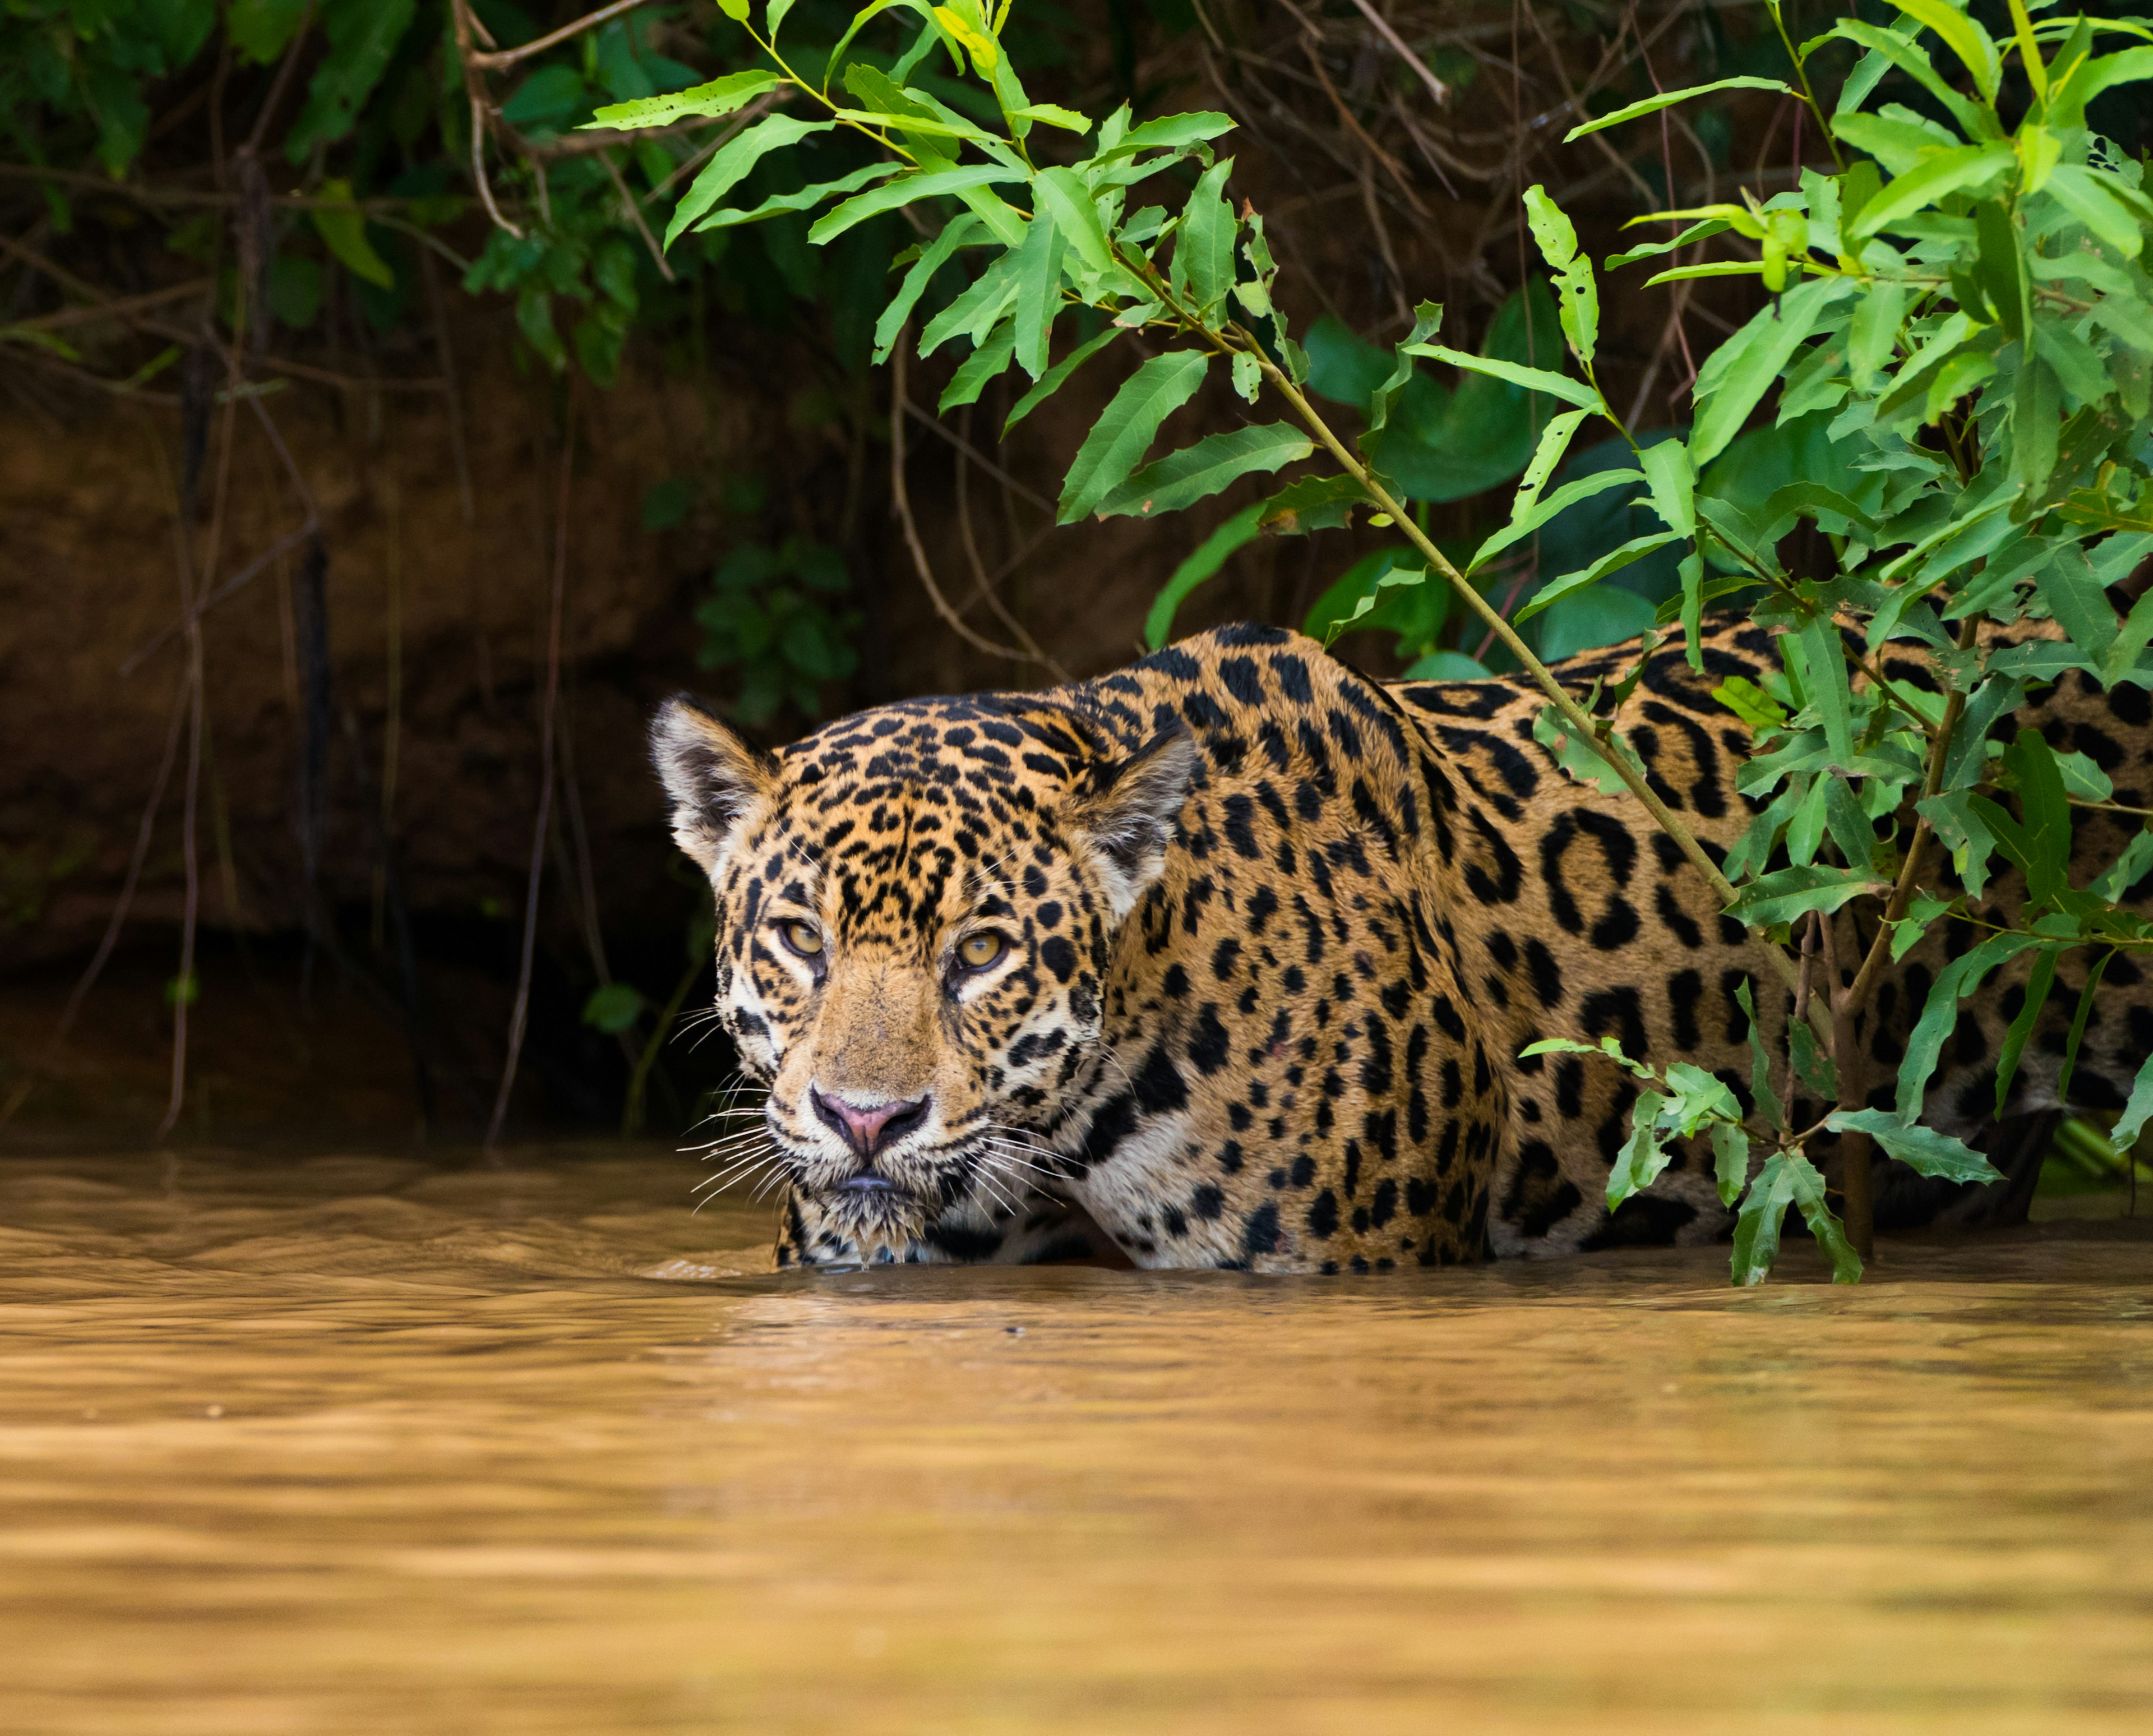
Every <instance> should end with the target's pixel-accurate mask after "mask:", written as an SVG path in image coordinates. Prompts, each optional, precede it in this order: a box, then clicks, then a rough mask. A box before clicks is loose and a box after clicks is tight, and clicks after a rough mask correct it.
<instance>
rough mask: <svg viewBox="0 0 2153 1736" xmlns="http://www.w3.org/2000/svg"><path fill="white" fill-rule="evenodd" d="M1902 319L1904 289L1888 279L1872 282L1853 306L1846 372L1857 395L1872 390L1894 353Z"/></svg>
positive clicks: (1904, 304) (1904, 303)
mask: <svg viewBox="0 0 2153 1736" xmlns="http://www.w3.org/2000/svg"><path fill="white" fill-rule="evenodd" d="M1905 320H1906V285H1905V284H1903V283H1897V282H1895V281H1894V280H1892V279H1891V278H1889V277H1878V278H1876V279H1875V280H1873V281H1872V283H1871V286H1870V288H1869V289H1868V290H1867V291H1866V293H1864V294H1863V295H1862V296H1861V298H1860V299H1859V300H1858V301H1856V302H1855V304H1854V318H1853V321H1852V323H1850V325H1849V327H1848V328H1847V346H1846V365H1847V371H1848V374H1849V375H1850V378H1851V379H1852V380H1853V382H1854V389H1855V390H1856V391H1858V392H1866V391H1871V390H1872V389H1874V388H1875V384H1876V376H1877V374H1880V373H1881V372H1882V371H1883V369H1886V368H1887V367H1889V366H1890V365H1891V358H1892V356H1893V355H1894V354H1896V350H1897V346H1898V341H1899V328H1900V327H1901V324H1902V323H1904V322H1905Z"/></svg>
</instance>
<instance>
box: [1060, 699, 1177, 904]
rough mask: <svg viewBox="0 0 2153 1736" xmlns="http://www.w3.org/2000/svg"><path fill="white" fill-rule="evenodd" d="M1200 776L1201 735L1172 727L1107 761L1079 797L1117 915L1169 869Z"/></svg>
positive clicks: (1082, 826)
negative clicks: (1177, 827)
mask: <svg viewBox="0 0 2153 1736" xmlns="http://www.w3.org/2000/svg"><path fill="white" fill-rule="evenodd" d="M1195 776H1196V740H1195V737H1194V736H1191V735H1190V734H1189V733H1188V731H1187V730H1184V729H1174V730H1168V731H1166V732H1165V733H1164V734H1163V735H1158V736H1153V737H1152V739H1151V740H1150V741H1147V742H1146V743H1145V744H1144V745H1143V746H1142V747H1140V748H1138V750H1137V751H1136V752H1135V753H1133V754H1132V755H1131V756H1129V757H1128V758H1127V759H1125V760H1112V761H1106V762H1105V763H1103V764H1102V765H1101V766H1099V767H1098V768H1097V770H1096V771H1094V772H1093V773H1092V785H1091V787H1090V789H1089V790H1087V792H1085V793H1084V794H1083V795H1082V797H1079V798H1078V800H1077V804H1076V819H1077V827H1078V829H1079V830H1080V831H1081V832H1082V834H1083V836H1084V837H1085V838H1086V839H1087V841H1088V842H1089V843H1090V844H1091V846H1092V851H1093V853H1094V854H1095V856H1096V857H1097V861H1098V863H1099V866H1100V868H1102V869H1103V870H1104V872H1105V875H1106V880H1107V898H1108V900H1109V901H1110V902H1111V904H1112V907H1113V913H1114V920H1115V921H1117V922H1119V921H1120V920H1121V919H1122V918H1123V917H1124V916H1127V914H1129V912H1130V911H1131V910H1132V909H1134V908H1135V907H1136V902H1137V900H1138V899H1140V898H1142V897H1143V895H1144V893H1147V892H1148V891H1149V890H1150V889H1151V886H1152V883H1153V881H1154V880H1156V879H1158V877H1159V875H1160V874H1161V873H1163V871H1164V870H1165V868H1166V847H1167V846H1168V844H1170V843H1173V826H1174V821H1175V820H1176V818H1177V817H1178V816H1179V814H1180V812H1181V804H1182V803H1183V802H1185V801H1187V800H1188V791H1189V786H1190V784H1191V783H1192V782H1193V781H1194V778H1195Z"/></svg>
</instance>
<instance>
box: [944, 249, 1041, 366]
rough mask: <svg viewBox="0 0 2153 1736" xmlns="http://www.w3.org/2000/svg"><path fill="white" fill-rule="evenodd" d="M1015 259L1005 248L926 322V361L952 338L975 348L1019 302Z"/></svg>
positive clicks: (1013, 252) (1009, 250) (1012, 251)
mask: <svg viewBox="0 0 2153 1736" xmlns="http://www.w3.org/2000/svg"><path fill="white" fill-rule="evenodd" d="M1019 245H1020V247H1021V245H1022V243H1021V240H1020V242H1019ZM1016 259H1017V256H1016V252H1015V250H1014V249H1009V248H1005V249H1004V250H1003V252H1002V253H1001V254H1000V257H997V258H996V259H995V260H994V261H993V262H991V263H990V264H989V266H988V267H987V268H986V269H985V271H983V272H980V275H979V276H978V277H975V278H974V279H973V280H972V283H971V285H970V288H966V289H965V290H963V291H961V292H959V294H958V295H957V297H956V298H955V299H954V300H953V301H952V302H951V303H949V306H948V307H946V308H944V309H943V310H942V311H941V312H940V313H937V314H936V315H935V316H934V318H932V319H930V320H929V321H928V322H927V329H926V330H924V332H922V333H920V334H919V357H920V359H922V360H923V361H924V360H925V359H926V358H928V357H929V356H930V355H932V354H934V352H935V351H936V350H938V349H940V348H941V347H942V346H943V345H944V344H947V343H948V342H949V340H950V339H952V338H955V337H969V338H970V339H971V340H972V341H973V342H974V343H975V344H978V343H980V342H983V341H984V340H985V338H986V335H987V333H989V332H990V331H992V330H993V329H994V328H995V326H996V325H997V324H998V323H1000V320H1001V317H1002V315H1003V314H1004V313H1007V312H1008V311H1009V307H1010V303H1012V302H1014V301H1015V299H1016Z"/></svg>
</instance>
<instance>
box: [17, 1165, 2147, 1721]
mask: <svg viewBox="0 0 2153 1736" xmlns="http://www.w3.org/2000/svg"><path fill="white" fill-rule="evenodd" d="M694 1176H695V1170H694V1166H693V1165H692V1163H689V1162H688V1161H686V1160H685V1159H682V1158H677V1157H674V1156H671V1155H669V1154H657V1153H634V1154H629V1155H623V1154H621V1153H620V1148H603V1149H602V1150H596V1151H593V1150H584V1151H573V1150H560V1151H554V1152H549V1153H524V1154H522V1155H519V1156H518V1157H517V1158H516V1159H515V1160H514V1167H512V1168H508V1169H506V1170H491V1169H487V1168H481V1167H476V1166H466V1167H458V1166H456V1165H453V1164H444V1163H422V1162H419V1161H415V1160H411V1159H407V1158H382V1157H365V1156H353V1157H336V1158H310V1159H297V1158H270V1157H266V1156H263V1155H261V1154H252V1155H248V1154H238V1153H196V1154H188V1155H182V1156H179V1157H171V1156H160V1155H156V1154H146V1155H145V1154H134V1155H118V1156H101V1157H85V1156H82V1155H71V1156H64V1157H62V1156H53V1155H45V1156H37V1155H29V1156H23V1155H18V1156H15V1157H13V1158H5V1159H0V1729H5V1730H7V1731H9V1732H37V1733H45V1732H51V1733H59V1736H74V1733H78V1732H80V1733H92V1732H94V1733H97V1736H131V1733H135V1732H156V1733H160V1736H164V1733H176V1736H195V1733H201V1736H248V1733H255V1732H263V1733H268V1732H275V1733H278V1736H289V1733H297V1732H307V1733H311V1732H316V1731H323V1732H330V1731H333V1732H344V1731H362V1730H364V1731H366V1732H369V1733H374V1736H389V1733H405V1732H419V1733H434V1732H440V1733H456V1736H469V1733H490V1732H504V1733H508V1732H513V1733H519V1736H521V1733H541V1732H542V1733H553V1732H559V1733H563V1736H567V1733H575V1736H606V1733H612V1732H639V1733H640V1732H653V1731H655V1732H674V1731H681V1732H690V1731H693V1732H704V1731H732V1730H742V1731H759V1732H761V1731H767V1732H793V1731H799V1732H822V1731H846V1732H854V1731H860V1732H880V1731H892V1732H896V1731H905V1732H910V1731H922V1730H933V1731H949V1732H956V1733H973V1732H980V1733H986V1732H1020V1731H1021V1732H1035V1731H1036V1732H1062V1731H1084V1732H1092V1731H1098V1732H1115V1733H1122V1732H1127V1733H1136V1736H1148V1733H1152V1732H1173V1733H1183V1732H1194V1733H1211V1732H1237V1733H1238V1732H1271V1731H1281V1732H1334V1731H1335V1732H1340V1733H1345V1732H1354V1733H1362V1732H1378V1733H1380V1732H1389V1731H1401V1732H1404V1731H1412V1732H1424V1731H1429V1730H1457V1731H1465V1730H1491V1731H1511V1730H1517V1731H1542V1730H1545V1731H1591V1732H1603V1731H1605V1732H1633V1731H1634V1732H1640V1733H1643V1732H1652V1733H1688V1732H1708V1731H1709V1732H1722V1731H1728V1730H1741V1731H1769V1732H1777V1731H1804V1732H1806V1731H1819V1732H1822V1731H1830V1732H1834V1733H1848V1732H1867V1731H1893V1732H1897V1731H1931V1730H1933V1731H1939V1732H1942V1731H1951V1732H1953V1733H1967V1732H1975V1733H1988V1732H2003V1731H2028V1732H2037V1731H2038V1732H2054V1731H2072V1732H2078V1731H2096V1732H2106V1731H2111V1730H2113V1731H2125V1730H2129V1731H2134V1732H2142V1731H2144V1730H2145V1729H2147V1728H2153V1242H2149V1241H2148V1240H2145V1235H2144V1228H2145V1227H2144V1226H2143V1225H2142V1224H2141V1225H2123V1224H2113V1225H2110V1224H2059V1225H2052V1226H2049V1227H2046V1228H2044V1229H2038V1230H2034V1231H2028V1232H2019V1233H2014V1234H2012V1235H2006V1236H2003V1237H1998V1238H1992V1239H1988V1240H1983V1241H1981V1242H1978V1243H1975V1244H1970V1245H1959V1246H1957V1247H1942V1246H1933V1245H1912V1244H1905V1245H1896V1246H1892V1247H1889V1248H1887V1251H1886V1261H1885V1264H1884V1265H1883V1267H1882V1268H1881V1270H1880V1271H1879V1272H1878V1273H1877V1274H1876V1277H1875V1279H1874V1280H1873V1281H1872V1282H1871V1283H1870V1284H1868V1285H1865V1286H1863V1287H1862V1288H1860V1290H1858V1291H1845V1290H1840V1291H1834V1290H1832V1289H1830V1287H1828V1286H1825V1285H1820V1284H1818V1283H1815V1282H1814V1281H1811V1280H1814V1278H1815V1275H1816V1271H1817V1269H1816V1268H1815V1265H1813V1264H1810V1263H1808V1262H1806V1261H1805V1260H1799V1259H1798V1260H1796V1261H1795V1262H1794V1271H1793V1273H1792V1275H1791V1276H1790V1278H1789V1281H1785V1282H1778V1283H1774V1285H1771V1286H1769V1287H1768V1288H1766V1289H1764V1290H1761V1291H1751V1292H1747V1293H1736V1292H1730V1291H1728V1290H1727V1289H1726V1288H1725V1287H1724V1272H1725V1265H1724V1259H1725V1256H1724V1254H1723V1251H1721V1250H1701V1251H1699V1252H1697V1253H1695V1254H1680V1255H1666V1254H1654V1255H1611V1256H1596V1257H1593V1258H1589V1259H1586V1260H1576V1261H1571V1262H1568V1263H1565V1264H1563V1265H1555V1266H1545V1267H1536V1268H1524V1267H1499V1268H1488V1269H1482V1270H1468V1271H1458V1272H1449V1273H1443V1274H1436V1275H1421V1276H1416V1277H1412V1278H1392V1279H1388V1280H1356V1281H1349V1280H1336V1279H1334V1280H1277V1279H1253V1278H1248V1277H1244V1276H1239V1275H1228V1274H1210V1275H1204V1274H1183V1275H1155V1274H1143V1273H1122V1272H1107V1271H1100V1270H1070V1269H1063V1270H1032V1271H1023V1272H1001V1271H986V1270H911V1271H896V1272H882V1273H872V1274H858V1275H836V1276H817V1277H800V1276H797V1275H796V1276H789V1277H778V1276H775V1275H771V1274H769V1272H768V1271H767V1270H766V1268H767V1256H766V1252H765V1247H766V1240H767V1235H768V1229H769V1224H768V1215H767V1211H766V1209H764V1208H758V1207H756V1206H754V1205H752V1204H749V1203H747V1202H745V1201H734V1200H725V1201H720V1203H718V1204H715V1205H712V1206H710V1207H708V1208H706V1209H704V1210H703V1211H702V1212H701V1213H700V1214H698V1215H693V1216H691V1215H690V1214H689V1212H688V1210H687V1190H688V1188H689V1187H690V1184H691V1183H692V1181H693V1179H694Z"/></svg>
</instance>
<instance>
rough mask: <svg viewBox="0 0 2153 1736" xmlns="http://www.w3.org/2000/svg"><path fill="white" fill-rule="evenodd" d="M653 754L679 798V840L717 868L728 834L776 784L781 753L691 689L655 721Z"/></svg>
mask: <svg viewBox="0 0 2153 1736" xmlns="http://www.w3.org/2000/svg"><path fill="white" fill-rule="evenodd" d="M650 758H651V762H652V764H654V765H655V766H657V768H658V776H659V781H661V782H662V783H664V786H665V793H666V794H667V795H668V796H669V797H672V798H673V837H674V842H675V843H678V844H679V846H680V848H682V849H683V850H685V851H686V852H687V853H688V854H689V855H690V856H692V857H693V858H695V861H696V862H697V863H698V864H700V867H701V868H702V870H703V872H704V873H706V874H712V873H716V872H717V867H718V859H719V858H720V856H722V855H723V854H724V853H725V839H726V837H727V835H728V834H729V833H730V832H731V831H732V830H733V829H734V827H736V826H738V825H739V823H740V822H741V818H742V817H743V816H745V815H746V813H747V812H749V811H750V810H751V808H753V807H755V806H756V803H758V802H761V801H763V800H764V799H765V798H766V797H769V796H770V795H771V793H772V792H774V791H775V790H776V787H777V779H778V766H777V761H776V757H775V756H773V755H771V754H770V753H767V752H766V751H764V750H763V749H761V748H760V747H756V746H753V745H751V743H749V742H746V741H742V740H741V738H740V737H739V736H736V735H735V734H734V733H733V731H732V730H731V729H730V727H728V726H727V725H725V723H723V722H721V721H720V720H719V719H718V718H717V717H715V716H714V715H712V714H711V713H710V711H708V710H705V708H704V707H703V706H702V705H700V704H698V703H697V702H696V701H695V700H693V699H690V697H689V696H688V695H686V694H685V693H684V694H679V695H675V696H674V698H672V699H669V700H666V702H665V703H664V705H660V706H659V708H658V715H657V716H656V717H654V718H653V719H652V720H651V722H650Z"/></svg>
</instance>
